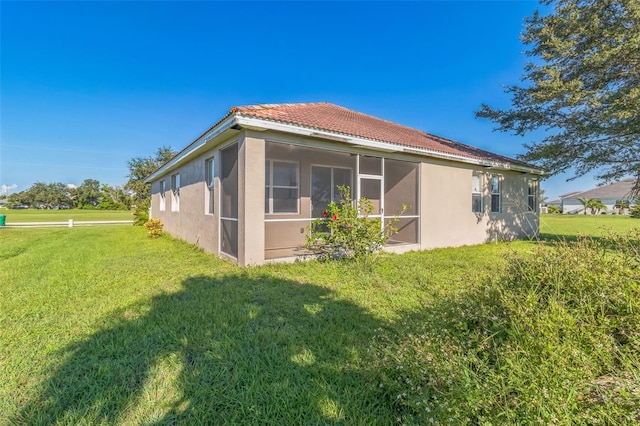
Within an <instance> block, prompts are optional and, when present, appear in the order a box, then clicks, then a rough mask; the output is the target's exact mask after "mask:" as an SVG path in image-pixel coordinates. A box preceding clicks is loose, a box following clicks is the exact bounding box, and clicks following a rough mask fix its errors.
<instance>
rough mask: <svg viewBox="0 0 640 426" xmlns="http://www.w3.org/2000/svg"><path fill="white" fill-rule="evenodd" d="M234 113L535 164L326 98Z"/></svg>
mask: <svg viewBox="0 0 640 426" xmlns="http://www.w3.org/2000/svg"><path fill="white" fill-rule="evenodd" d="M234 113H235V114H239V115H241V116H245V117H255V118H259V119H263V120H269V121H273V122H278V123H286V124H293V125H297V126H302V127H306V128H310V129H316V130H323V131H329V132H333V133H338V134H342V135H347V136H354V137H359V138H363V139H370V140H374V141H380V142H386V143H391V144H396V145H402V146H406V147H413V148H418V149H427V150H432V151H437V152H441V153H445V154H453V155H460V156H463V157H470V158H475V159H480V160H489V161H497V162H502V163H510V164H514V165H520V166H526V167H531V168H535V167H534V166H531V165H529V164H527V163H524V162H522V161H518V160H515V159H513V158H509V157H505V156H502V155H499V154H495V153H492V152H489V151H484V150H482V149H479V148H475V147H472V146H469V145H465V144H462V143H460V142H455V141H452V140H449V139H445V138H442V137H439V136H435V135H432V134H429V133H426V132H423V131H421V130H416V129H412V128H410V127H406V126H403V125H400V124H397V123H393V122H391V121H387V120H383V119H380V118H377V117H373V116H370V115H367V114H363V113H361V112H357V111H353V110H350V109H347V108H344V107H341V106H338V105H334V104H331V103H327V102H318V103H298V104H262V105H248V106H237V107H233V108H231V109H230V110H229V113H228V114H227V115H226V116H225V118H226V117H228V116H229V115H231V114H234Z"/></svg>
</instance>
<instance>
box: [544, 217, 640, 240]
mask: <svg viewBox="0 0 640 426" xmlns="http://www.w3.org/2000/svg"><path fill="white" fill-rule="evenodd" d="M635 228H640V220H638V219H634V218H632V217H630V216H624V215H622V216H619V215H598V216H592V215H560V214H543V215H541V216H540V234H541V237H542V238H551V239H556V238H558V237H560V238H563V237H564V238H575V237H576V236H577V235H585V236H593V237H602V236H604V235H606V234H607V233H609V232H611V231H613V232H620V233H627V232H629V231H630V230H632V229H635Z"/></svg>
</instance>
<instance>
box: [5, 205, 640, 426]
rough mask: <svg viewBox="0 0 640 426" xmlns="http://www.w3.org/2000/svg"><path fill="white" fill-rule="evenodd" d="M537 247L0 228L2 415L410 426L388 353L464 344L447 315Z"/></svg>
mask: <svg viewBox="0 0 640 426" xmlns="http://www.w3.org/2000/svg"><path fill="white" fill-rule="evenodd" d="M546 218H547V216H543V219H544V220H546ZM572 218H574V220H576V222H569V221H567V222H564V219H556V218H555V217H554V218H549V220H547V221H546V222H545V225H544V226H545V227H548V228H549V229H548V230H547V231H546V232H547V234H548V233H549V232H551V231H552V230H554V229H555V230H559V231H561V232H560V233H561V234H562V235H570V233H571V232H572V231H571V227H581V225H576V223H577V220H581V219H575V217H572ZM603 219H609V218H603ZM78 220H80V219H78ZM611 223H614V222H613V221H612V222H611ZM615 223H616V225H615V226H618V224H622V223H623V221H617V220H616V221H615ZM637 224H638V226H640V221H637ZM573 235H575V232H574V233H573ZM536 244H537V243H536V242H531V241H518V242H514V243H504V244H486V245H480V246H473V247H461V248H456V249H442V250H432V251H428V252H422V253H407V254H404V255H401V256H397V255H383V256H381V257H380V258H379V259H378V261H377V262H376V263H375V264H373V265H372V266H367V267H363V266H354V265H353V264H351V263H343V262H329V263H318V262H307V263H294V264H275V265H267V266H263V267H255V268H248V269H241V268H238V267H236V266H235V265H232V264H230V263H228V262H225V261H222V260H219V259H217V258H215V257H213V256H211V255H208V254H205V253H203V252H201V251H200V250H198V249H196V248H194V247H193V246H190V245H187V244H185V243H182V242H180V241H178V240H175V239H172V238H169V237H165V236H163V237H161V238H159V239H151V238H148V237H147V235H146V230H145V229H144V228H140V227H108V226H96V227H90V228H82V227H78V228H73V229H68V228H60V229H0V370H2V380H1V381H0V424H7V423H8V424H42V425H45V424H47V425H48V424H65V425H66V424H74V425H75V424H87V425H89V424H91V425H93V424H123V425H125V424H126V425H128V424H151V423H153V424H256V425H258V424H260V425H265V424H278V425H281V424H333V423H337V424H340V423H341V424H363V425H364V424H367V425H370V424H396V423H398V419H401V420H402V421H410V420H411V419H412V418H414V417H412V416H411V415H410V414H407V413H408V412H407V407H408V406H407V405H406V401H404V400H403V399H402V398H400V399H398V394H397V392H396V391H397V389H398V381H397V379H398V376H393V375H392V374H390V371H396V368H397V367H398V365H399V364H397V361H398V359H397V358H394V357H390V356H389V354H390V353H393V354H397V353H398V352H397V349H398V347H397V346H396V345H400V347H403V348H406V347H411V345H413V344H414V343H415V341H413V340H412V339H411V336H418V335H420V333H424V332H425V330H424V329H423V327H424V326H425V324H427V325H429V324H430V327H434V328H432V329H428V330H426V332H427V333H431V334H432V335H434V336H437V335H440V334H439V333H440V331H441V330H440V329H439V327H449V328H447V329H448V330H450V332H455V334H454V335H452V336H451V339H453V340H451V341H459V340H460V339H466V338H468V337H465V336H466V334H465V333H469V330H470V329H469V327H468V326H465V327H466V330H467V331H466V332H465V330H463V329H460V327H461V325H459V324H458V323H459V321H455V322H454V324H449V323H447V322H446V321H445V319H446V318H448V317H447V315H450V314H449V313H447V312H450V311H451V310H455V309H458V308H459V307H460V305H459V301H460V300H461V299H464V298H467V297H469V296H470V295H473V291H472V290H473V288H475V287H476V286H477V285H479V283H484V282H486V280H487V279H488V277H491V276H492V275H495V274H496V273H497V272H498V271H500V270H501V268H503V267H504V266H505V261H504V259H508V258H510V257H511V256H512V255H514V254H517V253H521V252H531V251H533V250H534V249H535V246H536ZM637 308H638V309H640V307H637ZM432 312H435V313H436V314H437V315H439V316H438V317H437V318H435V317H433V316H429V315H431V314H430V313H432ZM452 312H453V311H452ZM434 318H435V319H434ZM636 325H637V324H632V326H636ZM469 336H471V335H469ZM390 342H391V343H390ZM417 349H419V351H422V352H420V353H422V354H423V355H425V354H426V352H424V350H425V348H424V347H422V348H421V347H417ZM431 349H433V348H430V349H429V350H431ZM440 349H442V347H441V348H440ZM440 349H438V350H440ZM429 354H431V355H430V356H433V357H434V359H436V360H437V359H440V361H442V359H441V358H435V357H437V356H440V357H442V355H441V352H438V351H437V350H435V349H434V351H433V352H429ZM438 354H440V355H438ZM427 355H428V354H427ZM464 355H465V354H464V353H462V354H455V356H456V357H459V358H455V359H464ZM450 357H451V358H452V359H453V357H454V354H450ZM413 359H415V360H418V359H421V358H420V357H419V356H418V355H416V356H415V357H414V358H413ZM452 365H453V364H452ZM522 365H525V364H522ZM522 365H520V367H521V366H522ZM506 367H507V366H506V365H505V368H506ZM516 367H518V365H517V364H516ZM434 371H436V370H434ZM440 371H441V370H437V371H436V372H440ZM464 371H465V370H464V369H460V370H459V373H460V374H463V373H464ZM498 371H499V369H498ZM634 371H635V370H634ZM636 373H637V371H636ZM639 374H640V373H639ZM502 377H503V378H505V379H507V378H508V377H509V376H507V375H504V376H502ZM498 378H499V377H498ZM494 379H495V377H494V378H493V379H492V380H494ZM453 380H454V383H462V384H464V383H466V382H465V381H463V380H458V381H455V380H456V379H453ZM629 380H631V379H629ZM487 383H494V382H489V381H487ZM406 386H407V391H408V390H409V388H410V385H409V384H406ZM532 386H533V385H532ZM433 389H437V388H436V387H435V385H434V387H433ZM538 390H539V391H540V392H542V390H540V389H538ZM556 390H557V389H555V388H553V389H552V391H553V392H556ZM534 391H536V390H535V389H534ZM534 391H532V392H534ZM553 392H552V393H553ZM400 393H402V392H400ZM461 393H464V390H463V391H461ZM554 395H556V393H554ZM629 398H631V400H632V401H634V400H633V399H632V397H631V396H630V397H629ZM460 401H461V402H460V404H459V406H457V407H455V408H456V410H463V412H464V410H467V412H468V413H471V414H472V413H473V410H472V409H471V408H470V407H469V406H466V405H465V401H466V400H460ZM476 402H477V401H476ZM413 407H414V408H415V406H413ZM446 414H447V413H444V414H443V415H442V417H438V418H436V420H437V421H442V422H446V420H447V416H446ZM489 420H492V422H493V423H505V422H506V420H505V419H504V418H502V420H501V417H499V416H498V415H497V414H496V416H495V417H493V418H492V419H489ZM560 420H561V423H570V420H571V419H570V418H569V417H565V418H561V419H560ZM546 423H549V421H547V422H546Z"/></svg>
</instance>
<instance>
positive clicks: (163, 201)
mask: <svg viewBox="0 0 640 426" xmlns="http://www.w3.org/2000/svg"><path fill="white" fill-rule="evenodd" d="M165 191H166V189H165V187H164V181H163V180H161V181H160V211H161V212H163V211H164V208H165V206H166V199H165Z"/></svg>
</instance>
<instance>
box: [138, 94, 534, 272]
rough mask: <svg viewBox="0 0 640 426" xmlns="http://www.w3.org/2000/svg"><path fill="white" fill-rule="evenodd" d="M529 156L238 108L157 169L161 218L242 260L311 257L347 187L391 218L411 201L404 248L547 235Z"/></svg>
mask: <svg viewBox="0 0 640 426" xmlns="http://www.w3.org/2000/svg"><path fill="white" fill-rule="evenodd" d="M541 174H542V171H541V170H540V169H538V168H535V167H533V166H531V165H528V164H526V163H523V162H520V161H516V160H513V159H511V158H507V157H504V156H501V155H498V154H494V153H491V152H487V151H483V150H481V149H478V148H474V147H472V146H468V145H464V144H461V143H458V142H455V141H452V140H448V139H444V138H441V137H438V136H434V135H431V134H428V133H425V132H422V131H420V130H416V129H412V128H409V127H405V126H402V125H400V124H396V123H392V122H389V121H386V120H382V119H379V118H376V117H372V116H369V115H366V114H362V113H359V112H356V111H352V110H349V109H347V108H343V107H341V106H337V105H334V104H330V103H300V104H267V105H251V106H240V107H233V108H231V109H230V110H229V112H228V113H227V114H226V115H225V116H224V117H222V118H221V119H220V120H219V121H218V122H217V123H215V124H214V125H213V126H211V128H209V129H208V130H207V131H205V132H204V133H203V134H202V135H201V136H200V137H198V138H197V139H196V140H195V141H193V142H192V143H191V144H190V145H188V146H187V147H186V148H185V149H183V150H182V151H181V152H179V153H178V154H177V155H176V156H175V157H174V158H172V159H171V160H170V161H169V162H167V163H166V164H165V165H164V166H162V167H161V168H159V169H158V170H156V171H155V172H154V173H152V174H151V175H150V176H149V177H148V178H147V179H146V182H150V183H151V192H152V199H151V209H150V215H151V217H153V218H158V219H160V220H161V221H162V222H163V223H164V229H165V230H166V231H167V232H168V233H170V234H172V235H174V236H176V237H178V238H181V239H184V240H186V241H188V242H191V243H194V244H197V245H199V246H200V247H202V248H203V249H205V250H206V251H209V252H212V253H215V254H217V255H220V256H222V257H225V258H229V259H232V260H234V261H236V262H237V263H239V264H240V265H258V264H262V263H264V262H271V261H283V260H291V259H296V258H299V256H304V255H307V254H308V253H307V252H306V251H305V250H304V244H305V235H306V234H307V232H308V228H309V226H310V224H311V221H312V220H313V219H314V218H319V217H321V216H322V212H323V211H324V210H325V208H326V206H327V204H328V203H329V202H330V201H337V200H338V189H337V187H338V186H339V185H346V186H349V187H350V188H352V196H353V198H354V200H356V199H359V198H360V197H366V198H368V199H369V200H371V201H372V202H373V204H374V206H375V211H374V216H376V217H379V218H381V219H382V221H383V222H384V221H387V220H389V219H390V218H393V217H395V216H396V215H397V214H398V213H399V212H401V210H402V205H403V204H406V205H408V206H409V209H408V210H407V211H405V212H404V213H403V214H402V216H401V218H400V220H399V222H397V223H396V224H395V225H394V226H395V227H397V228H398V230H399V231H398V233H397V234H395V235H394V236H393V238H392V239H391V240H390V241H388V243H387V246H386V249H388V250H390V251H395V252H403V251H408V250H422V249H429V248H436V247H447V246H449V247H450V246H460V245H468V244H479V243H483V242H486V241H495V240H503V239H513V238H520V237H527V236H534V235H536V234H537V233H538V224H539V217H538V181H539V178H540V175H541Z"/></svg>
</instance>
